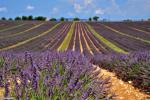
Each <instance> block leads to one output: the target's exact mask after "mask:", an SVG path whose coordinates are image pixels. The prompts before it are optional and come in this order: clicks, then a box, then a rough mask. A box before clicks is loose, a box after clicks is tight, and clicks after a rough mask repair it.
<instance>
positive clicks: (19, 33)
mask: <svg viewBox="0 0 150 100" xmlns="http://www.w3.org/2000/svg"><path fill="white" fill-rule="evenodd" d="M43 24H44V23H41V24H38V25H35V26H33V27H31V28H29V29H27V30H25V31H22V32H18V33H15V34H10V35H6V36H3V37H0V39H3V38H10V37H13V36H17V35H21V34H24V33H25V32H28V31H31V30H33V29H35V28H38V27H40V26H41V25H43Z"/></svg>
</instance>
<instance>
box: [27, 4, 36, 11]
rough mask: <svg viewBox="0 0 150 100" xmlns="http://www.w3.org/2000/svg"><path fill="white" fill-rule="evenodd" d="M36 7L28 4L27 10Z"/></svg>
mask: <svg viewBox="0 0 150 100" xmlns="http://www.w3.org/2000/svg"><path fill="white" fill-rule="evenodd" d="M34 9H35V7H34V6H32V5H28V6H27V7H26V10H34Z"/></svg>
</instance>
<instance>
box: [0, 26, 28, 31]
mask: <svg viewBox="0 0 150 100" xmlns="http://www.w3.org/2000/svg"><path fill="white" fill-rule="evenodd" d="M23 25H25V24H19V25H16V26H12V27H8V28H5V29H2V30H0V32H4V31H8V30H11V29H15V28H18V27H21V26H23Z"/></svg>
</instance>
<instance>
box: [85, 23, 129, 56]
mask: <svg viewBox="0 0 150 100" xmlns="http://www.w3.org/2000/svg"><path fill="white" fill-rule="evenodd" d="M86 25H87V26H88V28H89V29H90V30H91V32H92V33H93V34H94V35H95V36H96V37H97V38H98V39H100V40H101V41H102V42H103V43H105V44H106V45H107V46H108V47H110V48H111V49H112V50H114V51H116V52H119V53H123V54H128V52H126V51H124V50H123V49H121V48H119V47H117V46H116V45H114V44H113V43H111V42H109V41H108V40H107V39H105V38H104V37H102V36H101V35H100V34H98V33H97V32H96V31H95V30H94V29H93V28H92V27H91V26H90V25H88V24H87V23H86Z"/></svg>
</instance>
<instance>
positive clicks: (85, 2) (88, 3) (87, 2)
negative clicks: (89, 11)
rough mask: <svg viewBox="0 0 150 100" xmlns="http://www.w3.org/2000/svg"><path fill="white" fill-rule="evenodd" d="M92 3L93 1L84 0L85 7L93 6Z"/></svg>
mask: <svg viewBox="0 0 150 100" xmlns="http://www.w3.org/2000/svg"><path fill="white" fill-rule="evenodd" d="M92 2H93V0H84V4H85V6H87V5H91V4H92Z"/></svg>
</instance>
